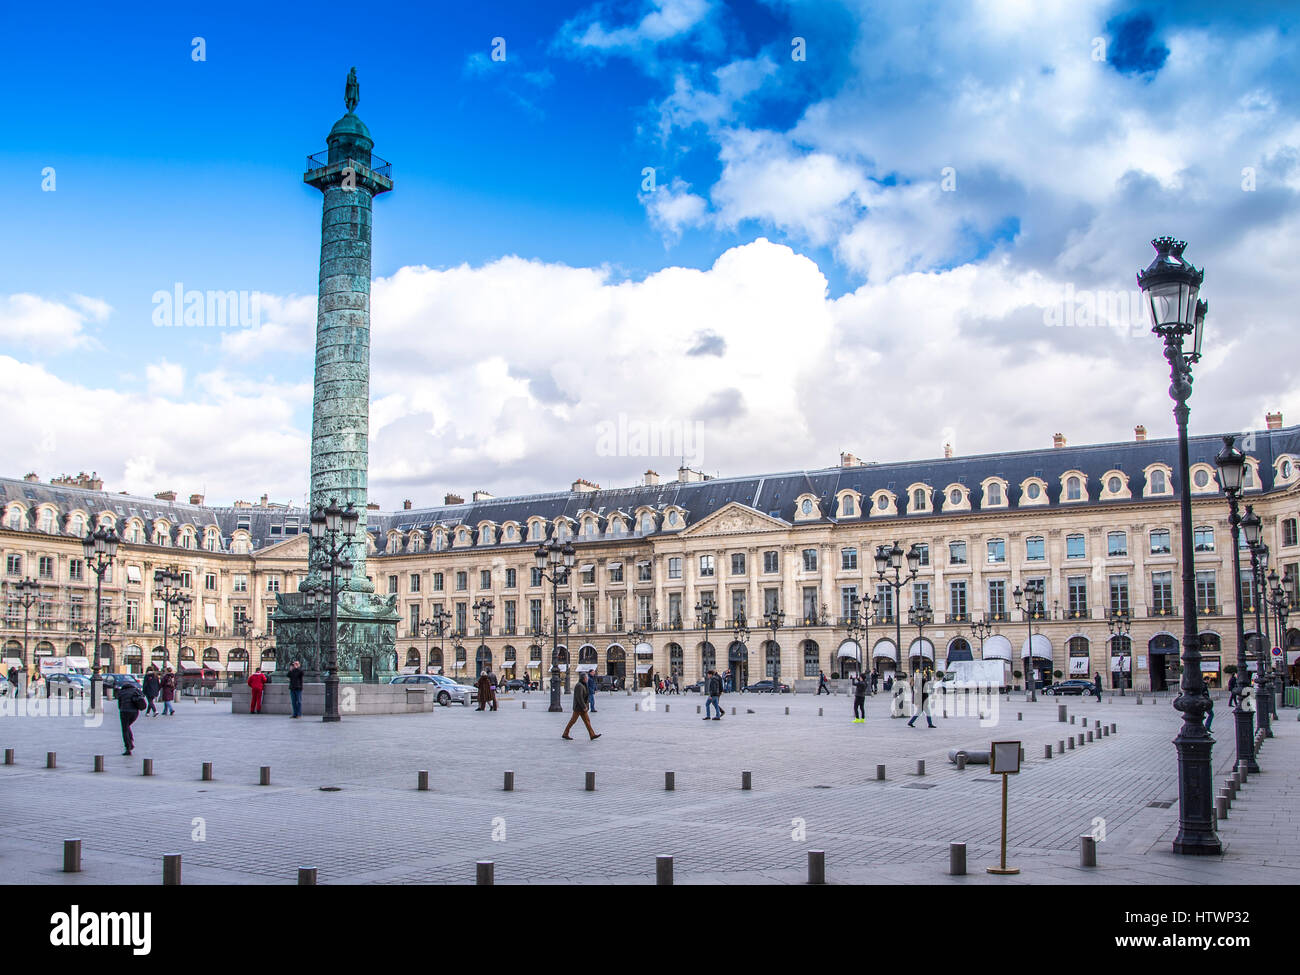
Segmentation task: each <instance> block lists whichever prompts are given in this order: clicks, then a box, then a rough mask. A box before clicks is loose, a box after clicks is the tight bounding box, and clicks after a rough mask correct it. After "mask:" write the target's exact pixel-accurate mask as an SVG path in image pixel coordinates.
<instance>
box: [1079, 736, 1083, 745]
mask: <svg viewBox="0 0 1300 975" xmlns="http://www.w3.org/2000/svg"><path fill="white" fill-rule="evenodd" d="M1079 745H1080V747H1082V745H1083V735H1080V736H1079Z"/></svg>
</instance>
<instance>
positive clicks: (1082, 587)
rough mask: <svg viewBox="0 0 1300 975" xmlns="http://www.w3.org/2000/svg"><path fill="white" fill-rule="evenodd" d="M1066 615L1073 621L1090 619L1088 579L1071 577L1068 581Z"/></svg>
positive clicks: (1085, 577)
mask: <svg viewBox="0 0 1300 975" xmlns="http://www.w3.org/2000/svg"><path fill="white" fill-rule="evenodd" d="M1065 608H1066V613H1067V614H1068V617H1069V618H1070V619H1072V620H1085V619H1087V618H1088V577H1087V576H1070V577H1069V578H1068V579H1067V580H1066V604H1065Z"/></svg>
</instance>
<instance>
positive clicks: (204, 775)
mask: <svg viewBox="0 0 1300 975" xmlns="http://www.w3.org/2000/svg"><path fill="white" fill-rule="evenodd" d="M199 778H200V779H202V780H203V781H204V782H211V781H212V763H211V762H204V763H203V770H202V771H201V772H200V773H199Z"/></svg>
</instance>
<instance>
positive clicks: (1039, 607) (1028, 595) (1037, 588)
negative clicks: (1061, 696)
mask: <svg viewBox="0 0 1300 975" xmlns="http://www.w3.org/2000/svg"><path fill="white" fill-rule="evenodd" d="M1011 596H1012V598H1013V599H1015V601H1016V609H1019V610H1022V611H1023V612H1024V614H1025V625H1026V627H1027V629H1028V630H1029V642H1028V643H1027V644H1026V645H1025V652H1026V653H1027V654H1028V656H1027V657H1026V658H1025V661H1026V662H1025V693H1026V695H1027V696H1026V700H1029V701H1037V700H1038V690H1037V688H1036V681H1035V679H1034V620H1036V619H1042V616H1043V583H1042V580H1040V579H1031V580H1027V581H1026V582H1025V588H1024V589H1021V588H1020V587H1019V586H1016V588H1015V589H1014V590H1013V591H1012V593H1011ZM1022 603H1023V605H1022Z"/></svg>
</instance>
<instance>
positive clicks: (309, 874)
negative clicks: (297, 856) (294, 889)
mask: <svg viewBox="0 0 1300 975" xmlns="http://www.w3.org/2000/svg"><path fill="white" fill-rule="evenodd" d="M298 886H299V887H315V886H316V868H315V867H299V868H298Z"/></svg>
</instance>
